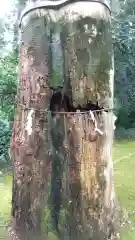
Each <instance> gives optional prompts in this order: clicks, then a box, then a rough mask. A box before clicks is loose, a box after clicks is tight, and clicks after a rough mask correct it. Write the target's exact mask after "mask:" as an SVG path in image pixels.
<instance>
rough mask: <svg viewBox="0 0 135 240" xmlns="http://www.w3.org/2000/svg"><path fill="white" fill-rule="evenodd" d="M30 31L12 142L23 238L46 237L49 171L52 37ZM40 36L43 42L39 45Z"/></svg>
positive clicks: (16, 223)
mask: <svg viewBox="0 0 135 240" xmlns="http://www.w3.org/2000/svg"><path fill="white" fill-rule="evenodd" d="M41 27H42V26H41ZM27 31H28V32H29V33H28V35H27V36H26V35H25V34H26V32H25V34H24V37H23V41H22V42H21V45H20V85H19V89H18V106H17V112H16V118H15V121H14V126H13V133H12V142H11V150H12V159H13V167H14V173H13V174H14V178H13V196H12V217H13V221H12V224H13V229H14V231H15V232H16V233H14V234H16V235H17V236H18V239H20V240H22V239H40V237H42V236H41V235H42V230H41V221H42V215H43V211H44V208H45V205H46V204H45V201H46V192H47V191H48V190H47V181H48V180H47V177H48V171H49V153H48V151H49V148H48V130H49V128H48V116H47V114H46V110H48V108H49V103H50V98H51V91H50V88H49V86H48V80H49V68H48V61H49V60H48V41H47V39H46V35H45V33H43V35H45V38H44V41H43V40H42V37H43V35H40V34H39V32H38V31H39V29H37V32H34V33H33V32H32V31H31V32H30V29H27ZM32 34H34V37H35V38H34V39H33V38H32V37H33V35H32ZM22 35H23V34H22ZM25 37H26V38H25ZM36 37H37V38H38V41H37V42H38V43H39V46H35V41H36ZM29 39H31V40H32V41H29ZM34 40H35V41H34ZM41 59H42V61H41ZM11 233H12V231H11ZM11 235H12V234H11ZM12 239H14V236H12Z"/></svg>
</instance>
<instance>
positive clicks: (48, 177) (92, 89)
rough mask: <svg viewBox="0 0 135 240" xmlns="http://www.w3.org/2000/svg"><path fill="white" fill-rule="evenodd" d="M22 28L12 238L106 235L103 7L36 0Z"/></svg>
mask: <svg viewBox="0 0 135 240" xmlns="http://www.w3.org/2000/svg"><path fill="white" fill-rule="evenodd" d="M34 6H35V5H34ZM21 32H22V42H21V47H20V89H19V91H18V93H19V94H18V99H19V101H18V108H17V113H16V120H15V123H14V128H13V135H12V143H11V147H12V158H13V163H14V179H13V200H12V218H13V221H12V229H13V230H14V232H15V234H16V235H18V239H19V240H22V239H44V233H45V234H46V239H48V240H49V237H50V232H53V233H54V234H55V235H56V236H57V238H58V239H61V240H69V239H70V240H76V239H78V240H82V239H84V240H89V239H92V240H94V239H96V240H102V239H111V237H114V236H115V235H116V233H117V227H118V223H119V216H118V214H119V209H118V206H117V203H116V196H115V191H114V180H113V163H112V142H113V114H112V108H113V57H112V56H113V51H112V43H111V34H110V12H109V10H108V8H107V7H106V6H104V5H103V4H101V3H98V2H96V3H94V2H84V1H83V2H82V3H80V2H79V3H72V4H68V5H67V6H63V7H61V8H60V9H59V10H58V8H57V10H50V9H49V7H48V9H46V8H44V7H42V8H41V5H40V9H39V8H37V6H36V9H34V10H33V11H29V12H27V13H26V14H24V16H23V18H22V22H21ZM51 89H52V90H51ZM106 108H107V110H106ZM47 110H49V111H47ZM50 111H51V112H50ZM92 112H93V114H92ZM99 129H100V130H99ZM50 170H51V171H50ZM44 221H45V222H44ZM42 223H43V224H42ZM42 226H43V228H42ZM11 232H12V231H10V233H11ZM12 239H13V238H12Z"/></svg>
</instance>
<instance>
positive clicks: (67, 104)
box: [50, 91, 107, 113]
mask: <svg viewBox="0 0 135 240" xmlns="http://www.w3.org/2000/svg"><path fill="white" fill-rule="evenodd" d="M102 109H104V108H103V107H100V106H99V104H98V102H97V103H96V104H94V103H93V102H92V101H90V102H88V103H87V104H86V105H85V106H83V107H81V106H80V105H79V106H78V107H74V106H73V104H72V101H71V100H70V98H69V97H68V96H67V95H66V94H65V93H62V91H58V92H56V93H54V94H53V95H52V98H51V100H50V111H51V112H52V113H53V112H61V111H63V112H76V111H77V110H79V111H80V112H85V111H89V110H91V111H95V110H102ZM105 111H107V110H105Z"/></svg>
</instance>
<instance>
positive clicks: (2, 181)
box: [0, 141, 135, 240]
mask: <svg viewBox="0 0 135 240" xmlns="http://www.w3.org/2000/svg"><path fill="white" fill-rule="evenodd" d="M113 159H114V169H115V187H116V193H117V198H118V200H119V201H120V204H121V206H122V207H123V208H124V209H126V210H127V211H128V213H129V214H130V215H132V216H131V217H130V220H131V221H132V225H131V227H128V230H127V229H125V231H124V232H123V234H122V235H121V240H135V185H134V184H135V141H118V142H115V144H114V151H113ZM11 192H12V176H11V173H8V174H4V175H2V174H1V175H0V239H3V240H6V231H5V230H4V226H6V225H7V223H8V221H9V219H10V203H11Z"/></svg>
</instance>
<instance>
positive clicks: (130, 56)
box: [112, 0, 135, 129]
mask: <svg viewBox="0 0 135 240" xmlns="http://www.w3.org/2000/svg"><path fill="white" fill-rule="evenodd" d="M119 3H120V9H121V10H120V11H119V12H118V13H117V15H116V14H114V15H113V19H112V28H113V29H112V30H113V41H114V57H115V98H116V99H117V103H118V105H119V110H118V113H117V116H118V122H117V123H118V127H120V126H122V127H125V128H126V129H127V128H132V127H134V119H135V110H134V107H133V106H135V79H134V76H135V63H134V59H135V17H134V14H135V2H134V1H133V0H130V1H123V0H119Z"/></svg>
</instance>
